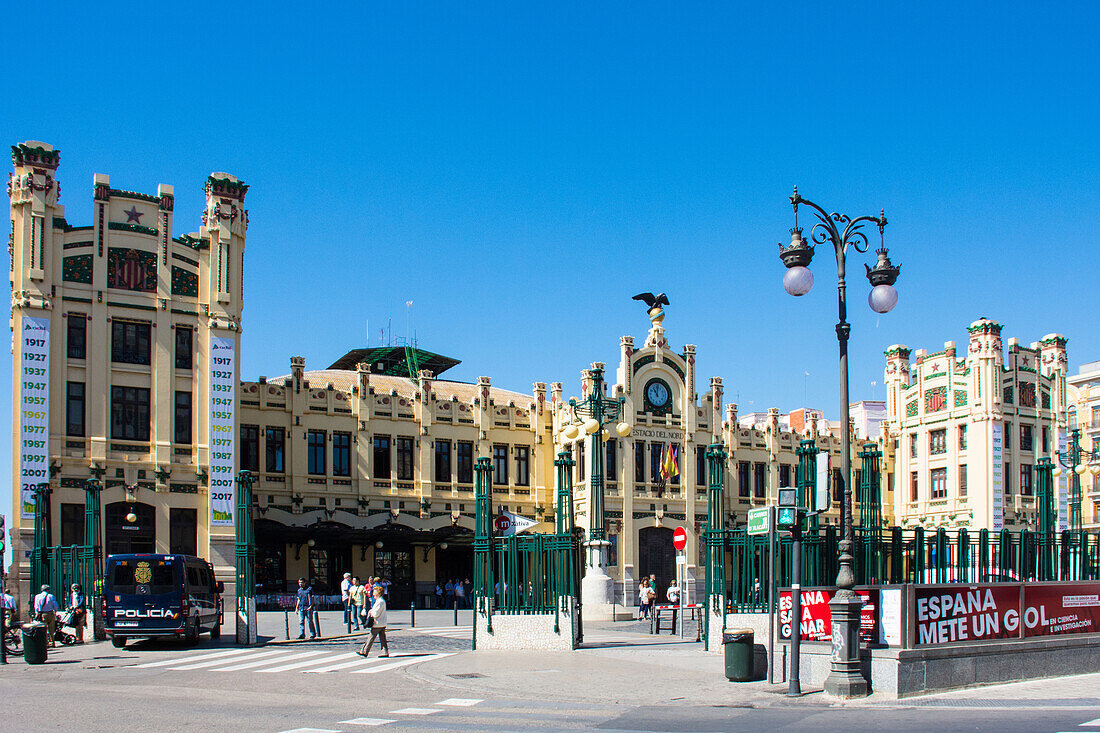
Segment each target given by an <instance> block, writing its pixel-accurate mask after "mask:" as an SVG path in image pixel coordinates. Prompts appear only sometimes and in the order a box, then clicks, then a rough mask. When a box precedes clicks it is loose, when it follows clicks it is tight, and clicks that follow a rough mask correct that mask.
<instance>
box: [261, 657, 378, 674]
mask: <svg viewBox="0 0 1100 733" xmlns="http://www.w3.org/2000/svg"><path fill="white" fill-rule="evenodd" d="M355 656H358V655H357V654H356V653H355V652H344V653H342V654H333V655H332V656H329V657H319V658H317V659H307V660H306V661H304V662H294V663H293V664H282V665H280V666H278V667H272V668H271V669H258V670H256V671H257V672H259V673H261V674H268V673H271V672H287V671H289V670H292V669H301V668H302V667H312V666H313V665H315V664H327V663H328V662H335V661H336V660H337V659H350V658H351V657H355ZM279 661H281V660H279Z"/></svg>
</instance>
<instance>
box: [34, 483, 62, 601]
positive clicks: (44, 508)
mask: <svg viewBox="0 0 1100 733" xmlns="http://www.w3.org/2000/svg"><path fill="white" fill-rule="evenodd" d="M49 546H50V485H49V484H48V483H41V484H38V485H37V486H35V487H34V549H33V550H31V588H30V593H28V594H27V595H28V596H29V598H28V599H27V601H28V604H29V605H28V614H29V615H33V612H34V596H35V594H37V593H38V590H39V588H41V587H42V585H43V583H45V582H46V578H48V577H49V575H50V569H49V557H48V555H47V548H49ZM51 590H53V592H54V593H55V594H56V593H57V592H58V589H56V588H53V589H51Z"/></svg>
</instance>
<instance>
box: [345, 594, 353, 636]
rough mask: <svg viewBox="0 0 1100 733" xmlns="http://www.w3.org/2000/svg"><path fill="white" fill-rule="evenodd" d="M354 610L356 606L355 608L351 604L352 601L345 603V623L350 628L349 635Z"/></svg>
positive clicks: (349, 629)
mask: <svg viewBox="0 0 1100 733" xmlns="http://www.w3.org/2000/svg"><path fill="white" fill-rule="evenodd" d="M353 608H355V606H353V605H352V604H351V601H350V600H348V601H344V622H345V623H346V624H347V626H348V633H349V634H350V633H351V614H352V613H353V611H352V609H353Z"/></svg>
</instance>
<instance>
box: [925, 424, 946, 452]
mask: <svg viewBox="0 0 1100 733" xmlns="http://www.w3.org/2000/svg"><path fill="white" fill-rule="evenodd" d="M946 452H947V430H946V429H940V430H933V431H932V432H930V433H929V434H928V454H929V455H933V456H942V455H943V454H944V453H946Z"/></svg>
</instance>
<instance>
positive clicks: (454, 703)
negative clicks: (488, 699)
mask: <svg viewBox="0 0 1100 733" xmlns="http://www.w3.org/2000/svg"><path fill="white" fill-rule="evenodd" d="M482 702H485V701H484V700H474V699H472V698H468V697H449V698H447V699H446V700H444V701H443V702H437V703H436V705H448V706H450V707H456V708H469V707H473V706H474V705H477V704H478V703H482Z"/></svg>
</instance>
